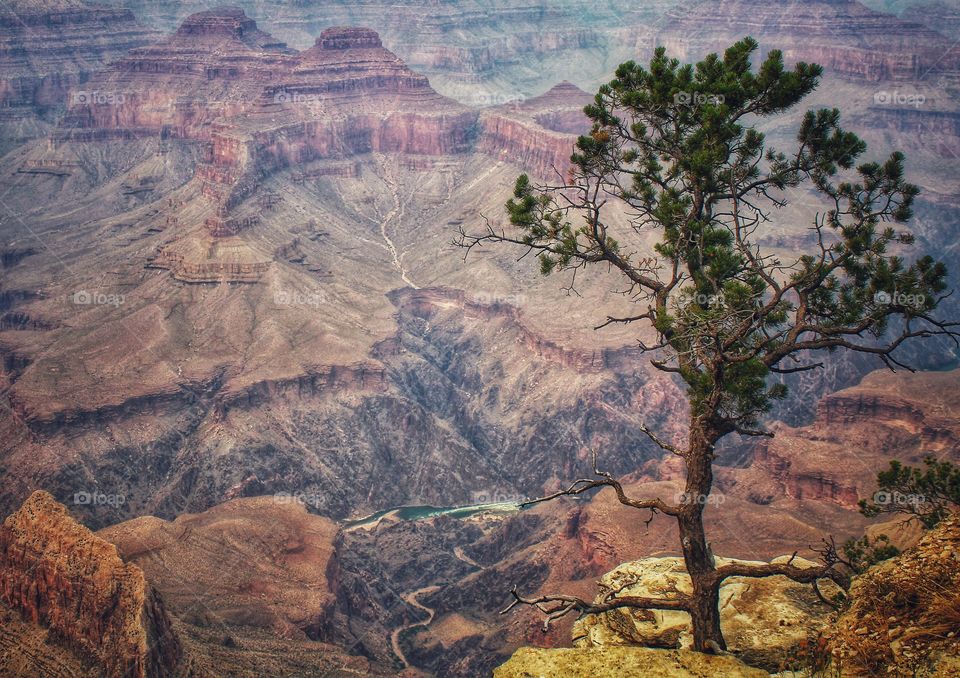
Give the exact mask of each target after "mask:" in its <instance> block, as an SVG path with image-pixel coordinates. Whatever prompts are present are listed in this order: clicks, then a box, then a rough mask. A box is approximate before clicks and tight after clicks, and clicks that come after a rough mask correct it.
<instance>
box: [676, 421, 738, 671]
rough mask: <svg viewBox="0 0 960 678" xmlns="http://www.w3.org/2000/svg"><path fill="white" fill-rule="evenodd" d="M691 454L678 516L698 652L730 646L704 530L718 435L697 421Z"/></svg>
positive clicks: (694, 639)
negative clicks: (714, 450) (724, 633)
mask: <svg viewBox="0 0 960 678" xmlns="http://www.w3.org/2000/svg"><path fill="white" fill-rule="evenodd" d="M690 434H691V435H690V453H691V454H690V456H689V458H688V459H687V482H686V489H685V494H684V497H683V513H682V514H681V515H680V516H679V517H678V518H677V521H678V523H679V525H680V543H681V544H682V546H683V560H684V563H685V564H686V567H687V573H688V574H689V575H690V580H691V583H692V585H693V594H692V596H691V603H692V605H691V610H690V617H691V621H692V624H693V649H694V650H697V651H698V652H716V651H717V650H726V649H727V644H726V642H725V641H724V639H723V633H722V632H721V630H720V585H719V582H717V580H716V576H715V573H716V566H715V565H714V562H713V553H712V552H711V549H710V547H709V545H708V544H707V538H706V535H705V534H704V531H703V510H704V508H705V506H706V504H707V498H708V497H709V496H710V490H711V488H712V486H713V443H714V442H715V440H716V438H715V437H714V436H713V435H711V433H710V432H709V431H706V430H704V428H703V426H702V425H701V424H699V423H697V422H696V420H695V421H694V422H693V423H692V424H691V427H690Z"/></svg>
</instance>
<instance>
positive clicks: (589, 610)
mask: <svg viewBox="0 0 960 678" xmlns="http://www.w3.org/2000/svg"><path fill="white" fill-rule="evenodd" d="M510 595H512V596H513V601H512V602H511V603H510V604H509V605H508V606H507V607H505V608H504V609H503V610H501V611H500V614H506V613H507V612H509V611H510V610H512V609H513V608H514V607H516V606H517V605H529V606H530V607H535V608H536V609H537V610H539V611H540V612H542V613H543V614H544V615H546V617H545V618H544V620H543V631H544V633H546V632H547V631H548V630H550V624H551V623H553V622H555V621H557V620H558V619H562V618H563V617H566V616H567V615H568V614H570V613H572V612H576V613H577V618H580V617H582V616H583V615H586V614H601V613H603V612H609V611H611V610H619V609H623V608H630V609H634V610H680V611H683V612H688V611H689V610H690V598H689V597H688V596H685V595H682V594H681V595H678V596H677V597H676V598H645V597H640V596H624V597H622V598H619V597H616V596H611V595H610V594H607V596H605V597H604V602H602V603H588V602H587V601H585V600H583V599H581V598H577V597H576V596H567V595H545V596H540V597H538V598H524V597H523V596H521V595H520V594H519V593H518V592H517V587H516V586H514V587H513V589H511V591H510Z"/></svg>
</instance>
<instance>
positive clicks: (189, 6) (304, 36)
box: [117, 0, 677, 101]
mask: <svg viewBox="0 0 960 678" xmlns="http://www.w3.org/2000/svg"><path fill="white" fill-rule="evenodd" d="M117 4H119V5H122V6H124V7H128V8H130V9H132V10H133V11H134V13H135V14H136V15H137V16H138V17H141V18H143V19H144V20H145V21H147V22H149V23H150V24H151V25H153V26H157V27H161V28H163V29H165V30H171V29H173V28H174V27H176V26H177V25H178V24H179V22H180V21H182V20H183V19H184V18H185V17H186V16H188V15H189V14H191V13H193V12H197V11H200V10H202V9H206V8H207V7H208V6H209V5H207V4H205V3H204V2H202V0H175V1H173V2H163V3H157V2H151V1H150V0H124V1H123V2H122V3H121V2H117ZM232 4H237V5H238V6H240V7H243V8H244V10H246V12H247V13H248V14H249V15H251V16H255V17H256V18H257V19H258V21H260V23H261V25H263V26H264V27H266V29H267V30H269V31H270V32H271V33H273V34H274V35H277V36H280V37H281V38H282V39H284V40H286V41H287V42H288V43H290V44H291V45H294V46H296V47H298V48H304V47H308V46H309V45H310V44H312V43H313V40H314V37H315V36H316V35H317V34H319V33H320V31H322V30H324V29H326V28H328V27H330V26H344V25H352V26H371V27H375V28H377V30H378V31H379V32H380V33H381V35H382V36H383V41H384V44H385V45H386V46H387V47H388V48H389V49H390V50H392V51H393V52H396V53H397V54H398V55H400V56H401V57H402V58H403V59H404V60H405V61H406V62H407V63H409V64H410V65H411V66H412V67H413V68H415V69H416V70H418V71H420V72H423V73H426V74H428V75H429V76H430V78H431V81H432V82H434V85H435V86H437V87H438V88H439V89H440V90H441V91H443V92H444V93H445V94H448V95H451V96H456V97H457V98H459V99H461V100H463V101H475V97H488V96H497V97H498V96H501V95H504V96H511V95H513V96H515V95H517V94H519V93H523V94H525V95H530V94H532V93H536V92H539V91H542V90H543V89H545V88H546V87H549V86H551V85H552V84H554V83H556V82H557V81H559V80H560V79H562V78H563V77H568V78H570V79H574V80H576V81H577V82H594V81H598V80H599V79H601V78H604V77H605V76H606V75H607V73H608V72H609V71H610V70H611V69H612V68H613V67H614V66H616V64H618V63H620V62H622V61H624V60H626V59H627V58H629V57H630V56H631V55H632V50H631V46H632V45H631V40H634V39H636V37H637V35H638V34H648V33H649V30H650V27H651V26H653V25H654V24H655V22H656V20H657V19H658V18H659V17H660V16H662V15H663V13H664V12H665V10H666V9H667V8H669V7H672V6H674V5H676V4H677V2H676V0H653V1H650V2H644V3H642V4H638V3H632V2H626V1H624V0H612V1H611V2H605V3H602V4H600V5H598V4H596V3H589V2H585V0H564V1H563V2H545V1H544V0H520V1H519V2H518V1H512V2H507V1H506V0H494V1H493V2H478V1H477V0H466V1H464V2H456V3H452V2H440V3H438V2H434V1H432V0H415V1H413V2H405V3H402V4H396V3H391V2H386V1H385V0H366V1H364V2H349V1H347V0H335V1H333V2H323V3H316V2H299V3H294V4H290V3H286V2H280V1H278V0H239V1H238V2H236V3H232Z"/></svg>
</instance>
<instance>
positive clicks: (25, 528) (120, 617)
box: [0, 491, 183, 677]
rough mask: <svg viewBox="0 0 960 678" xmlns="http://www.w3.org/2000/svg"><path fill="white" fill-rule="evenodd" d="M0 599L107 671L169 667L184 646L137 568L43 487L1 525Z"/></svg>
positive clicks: (162, 671)
mask: <svg viewBox="0 0 960 678" xmlns="http://www.w3.org/2000/svg"><path fill="white" fill-rule="evenodd" d="M0 600H2V601H3V603H5V604H6V605H8V606H10V607H11V608H13V609H15V610H17V611H18V612H19V613H20V615H22V617H23V618H24V619H25V620H27V621H29V622H31V623H32V624H35V625H39V626H42V627H45V628H48V629H50V631H51V632H53V633H54V634H55V635H56V636H57V637H58V638H59V639H61V641H62V643H63V644H64V645H65V646H66V647H67V648H69V649H70V650H72V651H73V652H75V653H76V654H77V655H78V656H80V657H81V658H82V659H83V660H86V661H92V662H93V663H95V664H96V665H99V666H100V667H102V669H103V671H104V673H105V674H106V675H108V676H116V677H120V676H123V677H127V676H133V677H142V676H166V675H171V674H172V673H174V672H175V670H176V667H177V665H178V663H179V661H180V659H181V656H182V653H183V650H182V648H181V645H180V642H179V640H178V638H177V637H176V636H175V635H174V632H173V629H172V628H171V625H170V620H169V619H168V617H167V614H166V612H165V610H164V606H163V603H162V602H161V601H160V598H159V596H158V595H157V593H156V591H155V590H154V589H153V588H151V587H150V586H149V585H148V584H147V582H146V580H145V579H144V576H143V572H142V571H141V570H140V568H138V567H137V566H136V565H131V564H128V563H124V562H123V561H122V560H121V559H120V556H119V555H118V553H117V549H116V547H115V546H113V545H112V544H110V543H108V542H106V541H104V540H103V539H100V538H99V537H97V536H95V535H94V534H92V533H91V532H90V531H89V530H88V529H87V528H85V527H83V526H82V525H80V524H79V523H77V522H76V521H74V520H73V518H71V517H70V515H69V514H68V513H67V510H66V508H65V507H64V506H62V505H61V504H58V503H57V502H56V501H55V500H54V499H53V497H51V496H50V495H49V494H47V493H45V492H42V491H37V492H35V493H33V494H32V495H31V496H30V498H29V499H27V501H26V502H24V504H23V506H22V507H21V508H20V510H19V511H17V512H16V513H14V514H13V515H11V516H10V517H8V518H7V519H6V520H5V521H4V523H3V526H2V527H0Z"/></svg>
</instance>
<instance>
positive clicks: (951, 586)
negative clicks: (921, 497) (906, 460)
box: [830, 515, 960, 676]
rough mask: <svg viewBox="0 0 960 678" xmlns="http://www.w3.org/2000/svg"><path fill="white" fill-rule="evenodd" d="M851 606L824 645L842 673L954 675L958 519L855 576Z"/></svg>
mask: <svg viewBox="0 0 960 678" xmlns="http://www.w3.org/2000/svg"><path fill="white" fill-rule="evenodd" d="M850 601H851V602H850V605H849V607H848V608H847V609H846V610H844V611H843V613H842V614H841V615H840V618H839V619H838V620H837V622H836V628H835V630H834V632H833V637H832V639H831V643H830V645H831V651H832V654H833V656H834V658H835V659H836V660H837V663H838V664H839V665H840V666H842V667H843V668H844V670H845V672H846V673H849V675H857V676H868V675H877V674H878V673H882V672H885V673H902V674H917V673H921V674H923V673H925V672H927V671H929V673H926V675H936V676H955V675H960V516H957V515H953V516H951V517H949V518H947V519H945V520H944V521H942V522H941V523H940V524H939V525H938V526H937V527H936V528H935V529H933V530H931V531H930V532H928V533H927V534H926V535H925V536H924V537H923V538H922V539H921V540H920V542H919V543H918V544H917V545H916V546H913V547H912V548H910V549H908V550H906V551H904V552H903V553H902V554H900V555H899V556H896V557H894V558H891V559H890V560H887V561H885V562H883V563H880V564H879V565H876V566H874V567H872V568H871V569H869V570H868V571H867V572H866V573H864V574H863V575H861V576H859V577H857V578H855V579H854V581H853V585H852V586H851V587H850ZM846 673H845V675H846Z"/></svg>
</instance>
